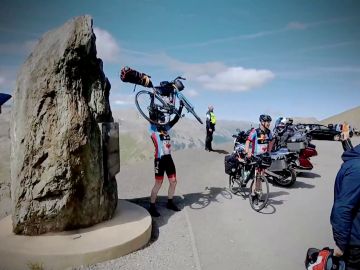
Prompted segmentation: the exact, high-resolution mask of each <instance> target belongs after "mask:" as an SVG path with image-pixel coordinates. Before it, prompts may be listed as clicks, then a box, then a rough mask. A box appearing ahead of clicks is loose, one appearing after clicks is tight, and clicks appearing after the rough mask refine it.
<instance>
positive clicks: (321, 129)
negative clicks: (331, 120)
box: [307, 124, 341, 141]
mask: <svg viewBox="0 0 360 270" xmlns="http://www.w3.org/2000/svg"><path fill="white" fill-rule="evenodd" d="M307 134H308V136H309V137H311V139H314V140H330V141H332V140H334V141H338V140H340V138H341V132H340V131H336V130H335V129H333V128H329V127H327V126H324V125H318V124H312V125H311V127H310V129H309V130H308V132H307Z"/></svg>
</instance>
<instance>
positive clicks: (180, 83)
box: [174, 79, 185, 91]
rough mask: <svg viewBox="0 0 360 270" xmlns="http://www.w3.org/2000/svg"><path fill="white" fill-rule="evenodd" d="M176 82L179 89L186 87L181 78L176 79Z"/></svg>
mask: <svg viewBox="0 0 360 270" xmlns="http://www.w3.org/2000/svg"><path fill="white" fill-rule="evenodd" d="M174 84H175V86H176V88H177V89H178V90H179V91H181V90H183V89H184V88H185V86H184V85H183V83H182V82H181V81H180V80H179V79H177V80H175V82H174Z"/></svg>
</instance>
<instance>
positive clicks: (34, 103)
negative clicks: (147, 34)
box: [11, 16, 120, 235]
mask: <svg viewBox="0 0 360 270" xmlns="http://www.w3.org/2000/svg"><path fill="white" fill-rule="evenodd" d="M95 39H96V37H95V35H94V33H93V29H92V19H91V17H89V16H80V17H76V18H74V19H72V20H70V21H68V22H67V23H65V24H64V25H63V26H62V27H60V28H58V29H56V30H54V31H51V32H48V33H46V34H45V35H44V36H43V37H42V38H41V40H40V41H39V42H38V44H37V45H36V47H35V48H34V50H33V52H32V53H31V54H30V56H29V57H28V58H27V60H26V61H25V63H24V64H23V66H22V68H21V70H20V72H19V74H18V77H17V81H16V88H15V90H14V94H13V101H14V103H13V110H12V115H11V198H12V221H13V231H14V233H16V234H25V235H38V234H42V233H46V232H56V231H64V230H72V229H77V228H82V227H88V226H91V225H94V224H97V223H99V222H102V221H104V220H108V219H110V218H112V216H113V214H114V212H115V209H116V206H117V201H118V197H117V185H116V180H115V174H116V173H117V172H118V171H119V169H120V161H119V145H118V144H119V140H118V125H117V123H114V122H113V117H112V113H111V109H110V104H109V92H110V88H111V86H110V83H109V81H108V79H107V78H106V77H105V74H104V72H103V65H102V61H101V59H99V58H97V56H96V46H95Z"/></svg>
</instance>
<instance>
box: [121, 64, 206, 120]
mask: <svg viewBox="0 0 360 270" xmlns="http://www.w3.org/2000/svg"><path fill="white" fill-rule="evenodd" d="M150 78H151V77H150V76H149V75H147V74H145V73H141V72H138V71H136V70H134V69H131V68H129V67H124V68H122V69H121V73H120V79H121V80H122V81H123V82H129V83H133V84H135V87H136V85H141V86H144V87H148V88H152V91H148V90H141V91H139V92H137V93H136V96H135V105H136V108H137V109H138V111H139V112H140V114H141V115H142V116H143V117H144V118H145V119H146V120H147V121H149V122H150V123H153V124H157V125H166V124H168V123H169V122H170V121H171V119H173V118H174V117H175V115H176V114H177V112H178V108H179V105H180V103H182V104H183V105H184V107H185V108H186V110H187V112H188V113H191V114H192V115H193V116H194V117H195V118H196V119H197V120H198V121H199V123H200V124H203V122H202V120H201V119H200V117H199V116H198V115H197V114H196V112H195V110H194V106H193V105H192V104H191V103H190V101H189V100H188V99H187V98H186V97H185V96H184V94H182V93H181V91H182V90H183V89H184V88H185V87H184V85H183V83H182V81H183V80H185V78H183V77H180V76H178V77H176V78H175V79H174V80H172V81H162V82H160V85H159V86H153V83H152V81H151V80H150ZM134 91H135V88H134ZM157 114H159V115H162V116H165V117H150V116H153V115H157ZM179 116H180V117H181V115H179Z"/></svg>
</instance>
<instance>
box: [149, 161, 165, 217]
mask: <svg viewBox="0 0 360 270" xmlns="http://www.w3.org/2000/svg"><path fill="white" fill-rule="evenodd" d="M154 169H155V184H154V186H153V188H152V190H151V196H150V208H149V212H150V215H151V216H153V217H158V216H160V213H159V212H158V211H157V209H156V207H155V202H156V198H157V194H158V192H159V190H160V188H161V186H162V183H163V180H164V168H163V164H162V162H161V159H159V158H155V160H154Z"/></svg>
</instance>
